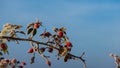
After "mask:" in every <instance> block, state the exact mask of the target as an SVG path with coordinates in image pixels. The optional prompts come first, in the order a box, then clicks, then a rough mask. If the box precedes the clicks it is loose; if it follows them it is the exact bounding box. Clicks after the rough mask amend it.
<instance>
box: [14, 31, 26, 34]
mask: <svg viewBox="0 0 120 68" xmlns="http://www.w3.org/2000/svg"><path fill="white" fill-rule="evenodd" d="M16 33H21V34H24V35H25V32H23V31H16Z"/></svg>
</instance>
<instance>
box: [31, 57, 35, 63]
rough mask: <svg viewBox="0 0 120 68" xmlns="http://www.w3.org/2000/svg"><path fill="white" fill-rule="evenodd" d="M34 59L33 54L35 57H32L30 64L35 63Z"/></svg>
mask: <svg viewBox="0 0 120 68" xmlns="http://www.w3.org/2000/svg"><path fill="white" fill-rule="evenodd" d="M34 60H35V57H34V56H33V57H32V58H31V61H30V64H32V63H34Z"/></svg>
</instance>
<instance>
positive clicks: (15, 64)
mask: <svg viewBox="0 0 120 68" xmlns="http://www.w3.org/2000/svg"><path fill="white" fill-rule="evenodd" d="M25 65H26V63H25V62H24V61H22V62H20V61H17V59H16V58H13V59H5V58H3V57H1V58H0V68H9V67H10V68H23V67H24V66H25Z"/></svg>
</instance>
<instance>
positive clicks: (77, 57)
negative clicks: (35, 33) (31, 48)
mask: <svg viewBox="0 0 120 68" xmlns="http://www.w3.org/2000/svg"><path fill="white" fill-rule="evenodd" d="M0 39H7V40H8V39H9V40H13V41H16V40H17V41H31V42H33V43H37V44H41V45H44V46H47V47H51V48H53V49H55V50H57V51H60V49H59V48H57V47H55V46H51V45H49V44H48V43H44V42H39V41H36V40H32V39H28V38H16V37H9V36H0ZM68 54H69V55H70V56H71V57H73V58H75V59H80V60H81V61H82V62H83V64H84V68H86V63H85V60H84V59H83V58H82V57H83V55H84V54H85V53H84V52H83V54H82V55H81V56H80V57H79V56H75V55H73V54H71V53H68Z"/></svg>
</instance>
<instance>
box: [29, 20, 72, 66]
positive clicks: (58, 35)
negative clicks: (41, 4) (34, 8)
mask: <svg viewBox="0 0 120 68" xmlns="http://www.w3.org/2000/svg"><path fill="white" fill-rule="evenodd" d="M41 25H42V23H41V22H39V21H38V22H36V23H31V24H29V25H28V27H27V30H28V31H27V34H28V35H31V37H32V38H33V37H34V36H35V35H36V33H37V30H38V28H39V27H40V26H41ZM65 30H66V28H65V27H61V28H53V31H54V34H51V33H50V32H48V31H46V30H45V31H44V32H43V33H41V34H40V35H39V36H40V38H42V39H46V41H44V43H46V45H47V46H42V47H40V46H39V45H37V46H35V45H34V44H33V43H32V47H31V48H30V49H28V53H34V54H35V52H39V54H42V57H43V58H45V59H46V64H47V65H49V66H51V62H50V61H49V60H48V58H50V56H48V55H45V54H44V52H49V53H53V51H54V50H57V51H58V54H57V59H59V58H61V57H64V61H65V62H67V60H68V59H71V56H70V55H69V54H68V53H69V52H70V51H71V48H72V43H71V42H70V41H69V39H68V37H67V35H66V31H65ZM38 47H39V48H38ZM34 58H35V55H34V56H33V57H32V58H31V63H33V62H34Z"/></svg>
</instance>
